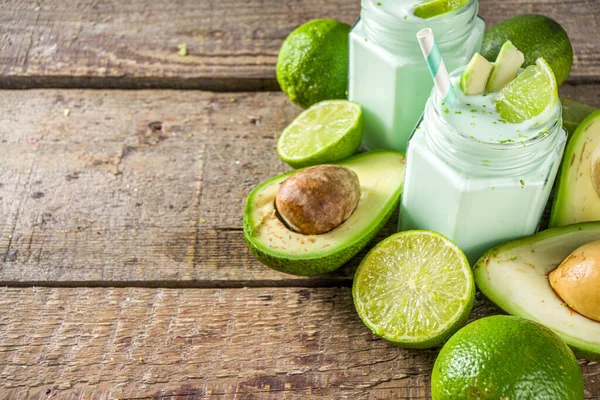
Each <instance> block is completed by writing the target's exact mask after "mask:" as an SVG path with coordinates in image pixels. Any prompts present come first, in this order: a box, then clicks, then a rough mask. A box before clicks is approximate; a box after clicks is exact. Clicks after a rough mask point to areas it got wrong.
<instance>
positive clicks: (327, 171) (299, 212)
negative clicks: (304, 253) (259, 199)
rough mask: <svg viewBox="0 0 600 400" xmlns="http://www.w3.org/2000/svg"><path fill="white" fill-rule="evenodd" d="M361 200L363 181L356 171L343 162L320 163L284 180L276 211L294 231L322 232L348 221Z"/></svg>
mask: <svg viewBox="0 0 600 400" xmlns="http://www.w3.org/2000/svg"><path fill="white" fill-rule="evenodd" d="M359 199H360V183H359V181H358V175H356V173H355V172H354V171H352V170H351V169H350V168H346V167H342V166H340V165H318V166H316V167H310V168H307V169H305V170H303V171H300V172H297V173H295V174H293V175H292V176H290V177H289V178H287V179H286V180H285V181H283V183H282V184H281V186H279V190H278V191H277V196H276V197H275V210H276V211H277V212H278V213H279V216H280V217H281V219H282V220H283V223H284V224H285V225H286V226H287V227H288V228H289V229H291V230H293V231H294V232H298V233H301V234H303V235H319V234H321V233H325V232H329V231H330V230H332V229H334V228H337V227H338V226H340V225H341V224H342V223H343V222H344V221H345V220H347V219H348V217H350V215H352V212H353V211H354V210H355V209H356V206H357V205H358V200H359Z"/></svg>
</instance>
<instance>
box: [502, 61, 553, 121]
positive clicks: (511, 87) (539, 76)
mask: <svg viewBox="0 0 600 400" xmlns="http://www.w3.org/2000/svg"><path fill="white" fill-rule="evenodd" d="M557 101H558V85H557V84H556V78H555V77H554V73H553V72H552V68H550V66H549V65H548V63H547V62H546V61H545V60H544V59H543V58H541V57H540V58H538V59H537V61H536V62H535V65H530V66H529V67H527V68H526V69H525V70H524V71H523V72H521V73H520V74H519V75H518V76H517V77H516V78H515V79H513V80H512V81H510V82H509V83H508V85H506V86H505V87H504V89H502V90H501V91H500V92H499V94H498V97H497V98H496V111H498V113H499V114H500V116H501V117H502V118H503V119H505V120H507V121H508V122H512V123H519V122H523V121H525V120H527V119H529V118H532V117H535V116H536V115H539V114H541V113H542V112H543V111H544V110H546V109H548V108H550V107H553V106H554V105H555V104H556V102H557Z"/></svg>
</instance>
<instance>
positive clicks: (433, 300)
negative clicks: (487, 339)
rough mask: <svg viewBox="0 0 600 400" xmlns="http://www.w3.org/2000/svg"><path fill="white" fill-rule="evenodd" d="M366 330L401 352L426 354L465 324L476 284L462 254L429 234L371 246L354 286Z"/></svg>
mask: <svg viewBox="0 0 600 400" xmlns="http://www.w3.org/2000/svg"><path fill="white" fill-rule="evenodd" d="M352 295H353V297H354V306H355V307H356V311H357V312H358V315H359V316H360V317H361V319H362V320H363V322H364V323H365V325H367V327H369V329H371V330H372V331H373V333H375V334H376V335H378V336H381V337H382V338H384V339H386V340H388V341H390V342H392V343H394V344H396V345H399V346H402V347H410V348H429V347H433V346H436V345H438V344H440V343H441V342H443V341H444V340H446V339H447V338H449V337H450V336H451V335H452V334H453V333H454V332H456V331H457V330H458V329H459V328H460V327H461V326H462V325H463V324H464V323H465V322H466V321H467V319H468V317H469V314H470V313H471V310H472V308H473V302H474V301H475V283H474V281H473V274H472V272H471V267H470V266H469V262H468V261H467V259H466V257H465V255H464V253H463V252H462V250H461V249H460V248H458V246H456V245H455V244H454V243H452V242H451V241H450V240H449V239H447V238H445V237H444V236H442V235H440V234H439V233H436V232H431V231H406V232H400V233H397V234H395V235H393V236H390V237H389V238H387V239H385V240H383V241H382V242H381V243H379V244H378V245H377V246H375V247H374V248H373V249H372V250H371V251H370V252H369V254H367V256H366V257H365V259H364V260H363V261H362V263H361V264H360V266H359V267H358V270H357V271H356V275H355V276H354V284H353V286H352Z"/></svg>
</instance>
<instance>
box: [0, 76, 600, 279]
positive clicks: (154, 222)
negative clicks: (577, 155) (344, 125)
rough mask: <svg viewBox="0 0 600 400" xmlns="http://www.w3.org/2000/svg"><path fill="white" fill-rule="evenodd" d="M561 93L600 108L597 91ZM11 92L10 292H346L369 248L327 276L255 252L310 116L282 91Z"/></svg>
mask: <svg viewBox="0 0 600 400" xmlns="http://www.w3.org/2000/svg"><path fill="white" fill-rule="evenodd" d="M562 92H563V94H565V95H570V96H571V97H573V98H575V99H579V100H582V101H586V102H588V103H590V104H594V105H596V106H600V97H599V93H600V92H599V91H598V87H597V86H594V85H579V86H567V85H564V86H563V90H562ZM2 94H3V95H2V96H0V143H1V144H2V145H1V146H0V235H1V236H0V265H1V268H0V283H2V284H9V285H16V284H19V285H25V286H27V285H58V286H64V285H68V286H76V285H82V284H83V285H100V286H124V285H127V286H131V285H138V286H153V287H165V286H166V287H188V286H191V287H240V286H265V285H279V286H285V285H287V286H290V285H291V286H297V285H302V286H322V285H326V286H327V285H329V286H331V285H348V284H349V281H350V279H351V277H352V274H353V272H354V269H355V267H356V265H357V264H358V263H359V261H360V260H361V259H362V257H363V256H364V254H366V251H367V250H368V248H367V249H365V250H363V251H362V252H361V253H360V254H359V255H358V256H357V257H355V258H354V259H353V260H352V261H351V262H350V263H348V265H346V266H345V267H343V268H342V269H340V270H338V271H337V272H334V273H332V274H329V275H327V276H321V277H315V278H300V277H295V276H291V275H286V274H282V273H278V272H274V271H271V270H270V269H269V268H267V267H265V266H263V265H262V264H260V263H259V262H258V261H257V260H256V259H255V258H254V257H253V256H252V255H251V254H250V253H249V252H248V251H247V249H246V245H245V243H244V240H243V234H242V229H241V225H242V222H241V221H242V214H243V207H244V203H245V198H246V196H247V194H248V193H249V192H250V190H251V189H252V188H253V187H254V186H256V185H257V184H258V183H259V182H261V181H263V180H265V179H267V178H269V177H271V176H273V175H276V174H279V173H282V172H285V171H288V170H289V167H287V166H286V165H285V164H283V163H282V162H281V161H280V160H279V158H278V156H277V154H276V153H275V144H276V139H275V138H276V136H277V135H278V134H279V133H280V132H281V130H282V129H283V128H284V127H285V126H286V125H287V124H288V123H289V122H290V121H291V120H292V119H293V118H294V117H295V116H296V115H297V114H298V112H299V109H298V108H297V107H296V106H294V105H292V104H291V103H290V102H289V101H288V100H287V98H286V97H285V96H284V95H283V94H281V93H274V94H269V93H239V94H229V95H226V94H212V93H206V92H193V91H108V92H102V91H96V90H35V91H5V92H2ZM66 109H68V110H69V113H70V114H69V116H65V115H64V112H65V110H66ZM396 222H397V220H396V217H395V216H394V217H393V218H392V220H391V222H390V223H389V224H388V225H387V226H386V227H385V228H384V230H383V231H382V232H381V233H380V235H379V236H378V237H377V239H376V240H375V242H377V241H379V240H381V239H382V238H384V237H386V236H389V235H390V234H391V233H393V232H394V231H395V227H396Z"/></svg>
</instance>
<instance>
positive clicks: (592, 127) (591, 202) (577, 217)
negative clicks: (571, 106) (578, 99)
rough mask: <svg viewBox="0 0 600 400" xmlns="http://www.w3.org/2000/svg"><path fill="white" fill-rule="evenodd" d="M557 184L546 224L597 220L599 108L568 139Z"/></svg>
mask: <svg viewBox="0 0 600 400" xmlns="http://www.w3.org/2000/svg"><path fill="white" fill-rule="evenodd" d="M557 184H558V187H557V190H556V192H555V194H554V202H553V204H552V214H551V216H550V227H556V226H564V225H569V224H574V223H578V222H586V221H600V110H599V111H596V112H594V113H592V114H590V115H589V116H588V117H587V118H586V119H585V120H583V122H582V123H581V124H580V125H579V126H578V127H577V129H576V130H575V133H574V134H573V136H571V138H570V139H569V142H568V143H567V148H566V149H565V154H564V156H563V159H562V164H561V167H560V173H559V175H558V177H557Z"/></svg>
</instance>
